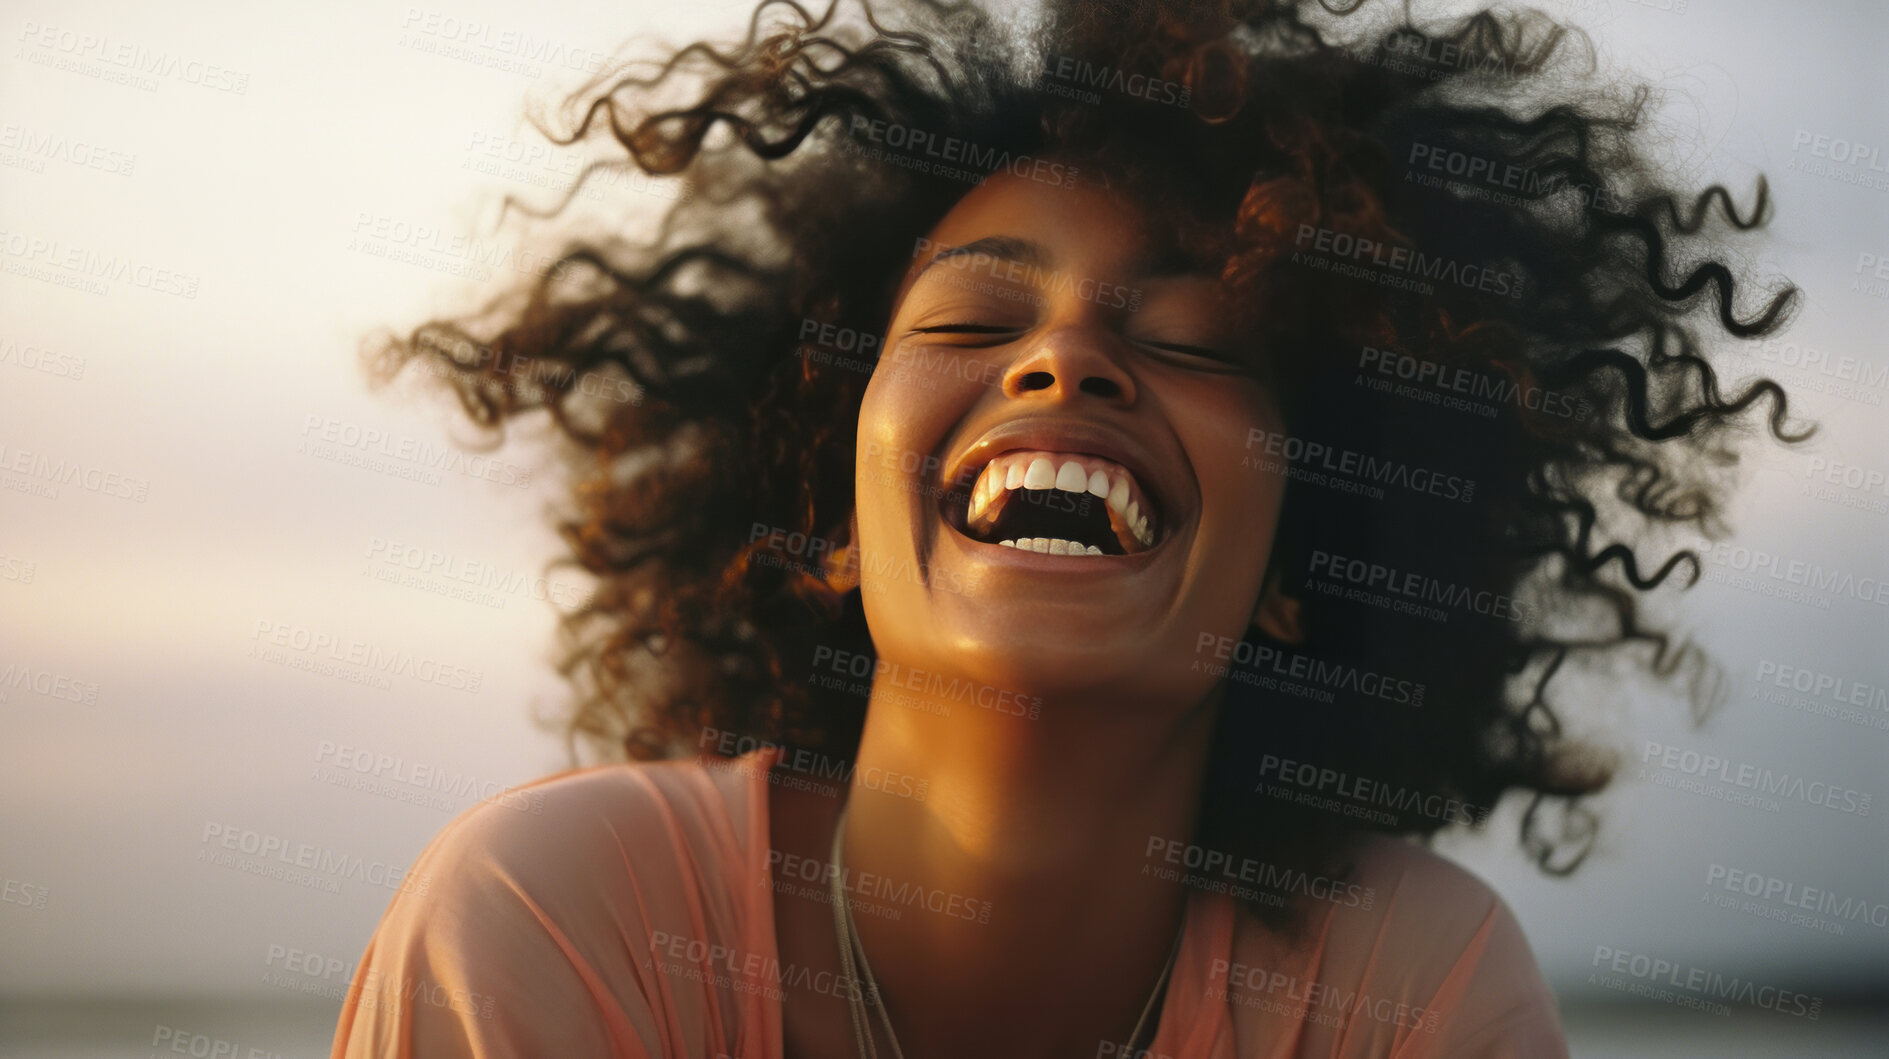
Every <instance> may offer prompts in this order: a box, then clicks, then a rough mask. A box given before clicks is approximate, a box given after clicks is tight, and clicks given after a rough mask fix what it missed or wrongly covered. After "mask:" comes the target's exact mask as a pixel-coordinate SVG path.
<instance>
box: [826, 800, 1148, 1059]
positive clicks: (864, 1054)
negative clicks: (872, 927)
mask: <svg viewBox="0 0 1889 1059" xmlns="http://www.w3.org/2000/svg"><path fill="white" fill-rule="evenodd" d="M845 846H846V807H845V806H842V807H841V808H840V818H839V823H838V825H836V826H835V827H834V829H833V857H832V860H833V879H832V882H831V884H830V887H829V889H830V891H831V892H830V895H829V896H830V897H831V898H832V903H833V929H834V932H835V933H836V934H837V935H838V937H839V945H840V970H841V972H842V973H844V974H845V976H846V978H845V980H846V981H847V982H863V984H864V986H865V988H863V989H849V990H847V1005H848V1007H850V1008H851V1009H852V1016H853V1040H854V1042H855V1043H856V1044H858V1046H859V1059H879V1052H878V1049H877V1048H876V1047H875V1046H874V1045H873V1039H872V1018H871V1016H870V1015H869V1014H868V1013H867V1010H866V1009H867V1006H868V1001H869V1000H870V1005H871V1006H872V1007H873V1008H876V1009H877V1010H878V1012H879V1023H880V1025H882V1026H884V1027H885V1038H886V1044H887V1046H888V1047H890V1048H891V1051H892V1059H905V1053H904V1052H902V1051H900V1050H899V1038H898V1035H897V1034H895V1033H893V1032H892V1016H891V1015H890V1014H888V1013H887V1012H886V1008H885V1000H884V998H882V997H881V996H880V995H879V983H878V982H876V981H874V980H873V977H872V965H871V964H870V963H868V962H867V961H866V948H865V946H864V945H862V944H861V943H860V940H859V934H858V932H857V931H856V930H855V929H854V928H853V909H852V905H851V904H850V903H848V901H847V899H846V885H845V881H844V879H845V874H846V868H845V864H844V856H845ZM1185 929H1186V927H1185V919H1183V925H1182V930H1180V931H1176V932H1175V934H1174V944H1173V945H1172V946H1171V947H1170V948H1169V949H1168V960H1167V966H1165V967H1163V968H1161V976H1160V977H1159V978H1157V979H1155V982H1154V992H1153V993H1152V994H1150V995H1149V996H1148V1003H1147V1004H1146V1005H1144V1006H1143V1007H1142V1009H1141V1017H1140V1018H1139V1019H1136V1020H1135V1032H1134V1033H1132V1034H1130V1035H1129V1038H1128V1050H1127V1053H1126V1054H1129V1055H1135V1054H1137V1045H1138V1044H1139V1043H1140V1041H1141V1031H1142V1029H1143V1028H1144V1027H1146V1025H1147V1022H1148V1016H1149V1014H1150V1013H1152V1012H1153V1011H1154V1005H1155V1002H1156V1001H1158V1000H1160V999H1161V992H1162V990H1163V989H1164V988H1166V986H1167V980H1168V975H1169V974H1170V973H1172V972H1173V970H1174V960H1175V957H1176V956H1178V955H1179V954H1180V951H1181V935H1182V933H1183V932H1184V931H1185ZM1151 1043H1152V1042H1151Z"/></svg>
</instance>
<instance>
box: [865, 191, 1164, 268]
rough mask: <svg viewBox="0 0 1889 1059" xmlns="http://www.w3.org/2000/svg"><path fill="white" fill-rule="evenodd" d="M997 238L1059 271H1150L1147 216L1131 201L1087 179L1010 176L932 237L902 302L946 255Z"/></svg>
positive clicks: (972, 198) (962, 204)
mask: <svg viewBox="0 0 1889 1059" xmlns="http://www.w3.org/2000/svg"><path fill="white" fill-rule="evenodd" d="M993 237H1001V238H1008V239H1014V240H1017V241H1020V242H1022V243H1027V244H1031V245H1033V246H1036V247H1040V248H1041V249H1042V250H1043V251H1045V252H1046V253H1045V256H1046V257H1047V258H1048V262H1047V263H1048V264H1049V265H1051V266H1053V267H1054V268H1057V269H1071V270H1081V271H1084V272H1087V273H1091V274H1109V273H1118V274H1119V273H1130V272H1145V271H1148V270H1149V266H1150V264H1151V261H1150V256H1151V254H1152V253H1153V245H1152V241H1151V239H1150V232H1149V225H1148V220H1147V214H1146V211H1144V210H1143V209H1141V208H1140V207H1139V206H1138V205H1137V204H1136V203H1135V202H1133V201H1132V200H1131V199H1129V198H1128V197H1126V196H1124V195H1122V194H1120V193H1118V192H1115V191H1112V190H1110V189H1108V188H1106V187H1101V186H1098V185H1096V184H1094V183H1091V182H1089V181H1086V180H1078V181H1077V182H1075V183H1074V186H1066V185H1064V184H1060V183H1050V182H1046V181H1042V180H1035V179H1031V178H1029V177H1019V176H1015V175H1013V174H1011V173H1008V172H1004V173H999V174H997V175H995V176H992V177H990V178H989V179H988V180H986V181H984V182H983V183H982V184H979V185H978V186H977V187H976V188H973V189H972V190H971V192H970V193H969V194H967V195H965V196H964V197H963V198H962V199H960V200H958V203H957V205H955V206H953V207H952V208H951V211H950V212H949V213H947V214H945V216H944V217H943V219H941V220H940V221H939V222H938V224H937V225H936V226H935V227H933V228H932V230H931V231H930V232H929V233H928V234H927V236H926V242H924V243H921V244H919V245H920V248H921V249H920V251H919V252H918V253H916V254H914V255H913V259H912V263H911V266H910V268H909V269H908V270H907V272H906V275H905V281H904V283H903V284H902V285H901V287H900V295H901V297H903V295H904V293H905V291H906V290H908V289H910V287H911V284H912V281H913V279H914V278H915V277H916V276H917V275H918V274H919V273H920V272H921V271H922V270H923V269H924V266H925V265H926V263H928V262H929V261H930V260H931V259H932V258H933V257H935V256H937V255H938V254H939V253H942V252H947V251H948V250H949V249H950V248H952V247H961V246H965V245H967V244H970V243H974V242H977V241H978V240H983V239H990V238H993Z"/></svg>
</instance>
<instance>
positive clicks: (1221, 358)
mask: <svg viewBox="0 0 1889 1059" xmlns="http://www.w3.org/2000/svg"><path fill="white" fill-rule="evenodd" d="M1135 344H1136V345H1140V346H1146V347H1147V348H1149V349H1157V350H1160V351H1161V352H1163V353H1176V354H1179V355H1181V356H1184V357H1192V358H1194V359H1196V360H1205V361H1212V362H1214V363H1215V364H1218V365H1220V366H1221V368H1222V369H1223V370H1225V371H1227V372H1241V373H1244V372H1245V371H1247V367H1246V365H1245V364H1243V363H1241V362H1240V360H1239V358H1238V357H1236V356H1235V355H1234V354H1232V353H1229V352H1227V351H1226V350H1223V349H1209V348H1207V347H1206V346H1187V345H1182V344H1180V343H1178V342H1148V341H1144V340H1135ZM1188 366H1189V367H1202V368H1205V367H1206V366H1205V365H1188Z"/></svg>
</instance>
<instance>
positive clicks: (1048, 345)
mask: <svg viewBox="0 0 1889 1059" xmlns="http://www.w3.org/2000/svg"><path fill="white" fill-rule="evenodd" d="M1086 331H1087V329H1086V328H1080V327H1064V328H1059V329H1057V330H1056V331H1053V332H1051V333H1050V334H1047V335H1045V336H1043V338H1042V339H1040V340H1039V341H1038V342H1037V344H1036V345H1035V346H1034V347H1033V348H1032V349H1031V350H1030V352H1029V353H1027V354H1025V355H1024V356H1021V357H1018V358H1017V359H1016V360H1015V361H1013V362H1012V363H1011V365H1010V367H1009V368H1008V369H1006V370H1005V372H1004V379H1003V390H1004V396H1006V397H1023V396H1025V395H1027V394H1032V393H1040V394H1043V395H1044V396H1046V397H1048V398H1051V399H1053V400H1055V401H1058V402H1066V401H1070V400H1073V399H1074V397H1075V395H1076V394H1078V393H1086V394H1091V395H1093V396H1096V397H1100V398H1102V399H1103V400H1105V401H1108V402H1109V403H1111V404H1117V405H1122V406H1124V407H1125V406H1128V405H1132V404H1134V403H1135V380H1134V377H1133V376H1131V375H1129V373H1128V372H1127V371H1126V370H1125V369H1124V368H1123V367H1122V365H1121V364H1120V363H1119V362H1118V361H1117V360H1116V359H1115V358H1114V357H1113V356H1111V355H1109V352H1108V350H1107V349H1106V348H1105V347H1104V345H1103V342H1101V341H1098V340H1097V337H1096V336H1095V335H1093V334H1089V333H1085V332H1086Z"/></svg>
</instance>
